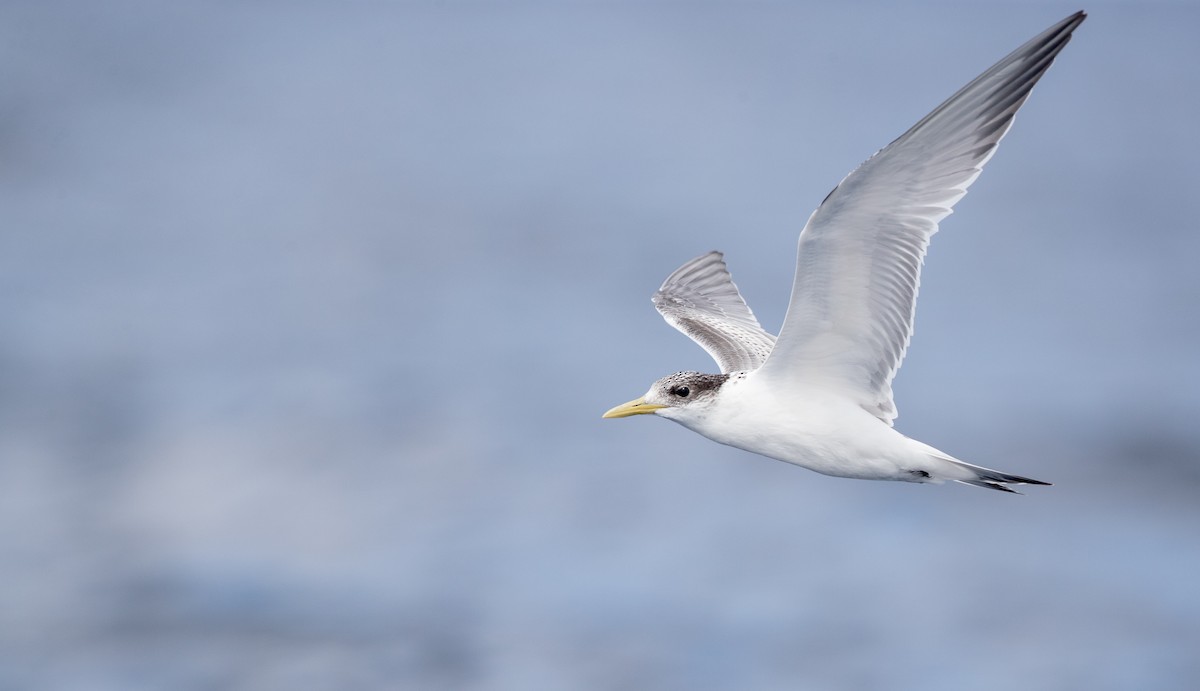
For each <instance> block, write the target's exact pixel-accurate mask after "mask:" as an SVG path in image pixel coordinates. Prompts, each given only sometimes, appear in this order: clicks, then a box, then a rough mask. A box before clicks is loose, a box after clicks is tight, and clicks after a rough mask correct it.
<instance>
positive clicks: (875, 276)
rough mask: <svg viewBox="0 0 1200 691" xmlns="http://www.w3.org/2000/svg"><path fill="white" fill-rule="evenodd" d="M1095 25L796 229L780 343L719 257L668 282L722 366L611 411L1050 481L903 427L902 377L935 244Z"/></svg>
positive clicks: (955, 474)
mask: <svg viewBox="0 0 1200 691" xmlns="http://www.w3.org/2000/svg"><path fill="white" fill-rule="evenodd" d="M1086 16H1087V15H1086V14H1085V13H1083V12H1076V13H1075V14H1073V15H1071V16H1069V17H1067V18H1066V19H1063V20H1062V21H1060V22H1058V23H1057V24H1055V25H1054V26H1052V27H1050V28H1049V29H1047V30H1046V31H1044V32H1042V33H1041V34H1039V35H1038V36H1036V37H1035V38H1033V39H1032V40H1030V41H1029V42H1028V43H1026V44H1024V45H1023V46H1021V47H1020V48H1018V49H1016V50H1015V51H1013V52H1012V53H1011V54H1010V55H1008V57H1006V58H1004V59H1003V60H1001V61H1000V62H998V63H996V64H995V65H993V66H992V67H991V68H990V69H988V70H987V71H985V72H984V73H983V74H981V75H979V76H978V77H976V78H975V79H974V80H973V81H972V82H970V83H969V84H967V85H966V86H964V87H963V88H962V89H960V90H959V91H958V93H956V94H954V95H953V96H951V97H950V98H949V99H948V100H947V101H946V102H944V103H942V104H941V105H940V106H938V107H937V108H935V109H934V110H933V112H931V113H930V114H929V115H926V116H925V117H924V118H922V119H921V121H920V122H918V123H917V124H916V125H913V127H912V128H911V129H909V130H908V131H907V132H905V133H904V134H902V135H901V136H900V137H899V138H898V139H896V140H895V141H893V142H892V143H891V144H889V145H887V146H886V147H884V148H883V149H882V150H880V151H879V152H878V153H876V154H875V155H874V156H872V157H870V158H869V159H867V160H866V161H865V162H863V163H862V164H861V165H860V166H859V167H858V168H856V169H855V170H854V171H852V172H851V173H850V174H849V175H847V176H846V177H845V179H843V180H842V181H841V183H839V184H838V186H837V187H835V188H834V189H833V191H832V192H830V193H829V195H828V196H827V197H826V198H825V200H824V201H823V202H821V204H820V206H818V207H817V210H816V211H814V212H813V214H812V216H811V217H809V219H808V223H807V224H805V226H804V229H803V230H802V231H801V232H800V241H799V249H798V252H797V260H796V277H795V281H794V283H793V286H792V296H791V301H790V303H789V304H788V309H787V316H786V317H785V318H784V321H783V328H782V329H781V330H780V332H779V337H778V338H776V337H775V336H772V335H771V334H770V333H769V332H767V331H765V330H764V329H763V328H762V326H760V325H759V323H758V320H757V319H756V318H755V317H754V313H753V312H751V311H750V307H749V306H747V304H746V302H745V300H743V299H742V296H741V294H740V293H739V292H738V289H737V286H736V285H734V283H733V279H732V277H731V276H730V274H729V271H728V269H727V268H726V265H725V261H724V257H723V255H722V254H721V253H720V252H709V253H708V254H705V255H703V256H700V257H697V258H696V259H693V260H691V261H689V262H687V263H686V264H684V265H683V266H681V267H680V268H679V269H677V270H676V271H675V272H674V273H672V274H671V275H670V276H669V277H667V280H666V281H665V282H664V283H663V284H662V287H661V288H659V289H658V291H657V292H656V293H655V294H654V297H653V298H652V301H653V303H654V306H655V308H657V309H658V311H659V312H660V313H661V314H662V316H663V318H664V319H666V321H667V323H669V324H670V325H671V326H673V327H675V328H676V329H678V330H679V331H681V332H683V333H684V334H686V335H687V336H688V337H690V338H691V339H692V340H693V341H695V342H696V343H697V344H699V345H700V346H701V347H702V348H704V350H706V351H707V352H708V354H709V355H711V356H712V357H713V359H714V360H716V362H717V365H718V367H720V370H721V373H720V374H703V373H700V372H679V373H676V374H672V375H670V376H668V377H663V378H662V379H659V380H658V381H656V382H654V384H653V385H652V386H651V387H650V390H649V391H647V392H646V394H645V395H644V396H642V397H641V398H638V399H635V400H633V401H630V402H628V403H624V404H622V405H619V406H617V407H615V408H613V409H611V410H609V411H608V412H606V413H604V417H606V418H619V417H628V416H632V415H642V414H651V415H657V416H659V417H664V418H667V419H668V420H674V421H675V422H678V423H679V424H681V425H683V426H684V427H687V428H688V429H691V430H692V431H695V432H698V433H699V434H702V435H704V436H705V437H707V438H709V439H711V440H713V441H716V442H719V443H721V444H726V445H729V446H733V447H736V448H739V449H744V450H746V451H750V452H752V453H756V454H760V455H763V456H767V457H769V458H774V459H777V460H780V461H785V462H787V463H792V464H795V465H798V466H801V467H804V468H808V469H810V470H814V471H816V472H818V473H823V474H825V475H833V476H837V477H847V478H858V479H864V480H899V481H903V482H919V483H938V484H940V483H943V482H945V481H947V480H950V481H954V482H961V483H965V484H968V485H974V486H977V487H986V488H990V489H995V490H1001V491H1005V492H1015V490H1013V489H1012V488H1011V487H1010V485H1047V484H1050V483H1047V482H1042V481H1040V480H1033V479H1031V478H1027V477H1021V476H1020V475H1011V474H1008V473H1003V472H1000V471H997V470H991V469H989V468H983V467H980V466H977V465H972V464H970V463H966V462H963V461H960V460H958V459H957V458H954V457H953V456H951V455H949V454H947V453H945V452H942V451H939V450H938V449H936V448H934V447H932V446H929V445H928V444H924V443H922V442H919V441H917V440H915V439H911V438H909V437H906V436H904V435H903V434H901V433H900V432H898V431H896V429H895V428H894V427H893V426H892V425H893V421H894V420H895V418H896V406H895V403H893V401H892V380H893V378H894V377H895V376H896V371H897V369H899V367H900V363H901V361H902V360H903V358H904V353H905V351H906V349H907V348H908V344H909V339H910V338H911V336H912V328H913V315H914V313H915V309H916V298H917V287H918V285H919V283H920V278H921V265H922V263H923V261H924V257H925V251H926V249H927V248H928V246H929V240H930V238H931V237H932V236H933V234H934V233H936V232H937V230H938V223H939V222H940V221H941V220H942V219H943V218H945V217H946V216H948V215H949V214H950V213H951V210H952V209H953V207H954V204H955V203H956V202H958V200H959V199H961V198H962V197H963V195H965V194H966V192H967V188H968V187H969V186H970V185H971V183H973V182H974V181H975V179H976V178H977V177H979V173H980V171H981V170H982V168H983V166H984V164H985V163H987V162H988V160H989V159H991V157H992V154H994V153H995V151H996V146H997V145H998V144H999V143H1000V140H1001V139H1002V138H1003V137H1004V135H1005V134H1006V133H1007V132H1008V129H1009V127H1011V126H1012V122H1013V118H1014V116H1015V115H1016V113H1017V110H1018V109H1020V107H1021V106H1022V105H1023V104H1024V103H1025V99H1026V98H1028V96H1029V93H1030V90H1031V89H1033V86H1034V84H1036V83H1037V82H1038V80H1039V79H1041V77H1042V75H1044V74H1045V73H1046V70H1047V69H1049V67H1050V65H1051V63H1052V62H1054V58H1055V56H1057V55H1058V53H1059V52H1060V51H1061V50H1062V49H1063V48H1064V47H1065V46H1066V45H1067V43H1068V41H1070V39H1071V33H1072V32H1073V31H1074V30H1075V29H1076V28H1077V27H1078V26H1079V25H1080V24H1081V23H1082V22H1083V20H1084V19H1085V18H1086Z"/></svg>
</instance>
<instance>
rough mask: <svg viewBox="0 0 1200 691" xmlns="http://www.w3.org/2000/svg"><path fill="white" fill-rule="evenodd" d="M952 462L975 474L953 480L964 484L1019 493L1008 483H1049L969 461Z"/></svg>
mask: <svg viewBox="0 0 1200 691" xmlns="http://www.w3.org/2000/svg"><path fill="white" fill-rule="evenodd" d="M954 463H955V464H956V465H958V466H960V467H962V468H964V469H965V470H968V471H970V472H972V473H974V474H975V477H971V478H966V479H961V480H959V479H958V478H955V480H957V481H958V482H961V483H963V484H965V485H975V486H976V487H986V488H988V489H996V490H1000V491H1001V492H1012V493H1013V494H1020V492H1018V491H1017V490H1015V489H1013V488H1011V487H1009V485H1049V484H1050V483H1049V482H1042V481H1041V480H1034V479H1033V478H1028V477H1021V476H1020V475H1010V474H1009V473H1002V472H1000V471H998V470H992V469H991V468H982V467H980V466H977V465H971V464H970V463H963V462H962V461H954Z"/></svg>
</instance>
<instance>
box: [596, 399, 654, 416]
mask: <svg viewBox="0 0 1200 691" xmlns="http://www.w3.org/2000/svg"><path fill="white" fill-rule="evenodd" d="M666 407H667V406H665V405H657V404H655V403H647V402H646V399H645V398H635V399H634V400H632V401H630V402H628V403H622V404H621V405H619V406H617V407H616V408H613V409H612V410H610V411H608V412H607V413H605V414H604V415H602V416H601V417H629V416H630V415H646V414H647V413H653V412H654V411H656V410H660V409H662V408H666Z"/></svg>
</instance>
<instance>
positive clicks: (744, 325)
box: [651, 252, 775, 373]
mask: <svg viewBox="0 0 1200 691" xmlns="http://www.w3.org/2000/svg"><path fill="white" fill-rule="evenodd" d="M651 300H652V301H653V302H654V307H655V308H656V309H657V310H658V311H659V313H660V314H662V316H663V319H666V320H667V323H668V324H670V325H671V326H674V327H675V328H676V329H679V330H680V331H682V332H683V333H684V334H686V335H687V336H688V337H689V338H691V339H692V340H693V341H695V342H696V343H698V344H700V347H701V348H704V350H706V351H708V354H709V355H711V356H712V357H713V359H714V360H716V361H717V365H718V366H719V367H720V368H721V371H722V372H724V373H728V372H739V371H746V370H753V369H757V368H758V367H759V366H761V365H762V363H763V362H764V361H765V360H766V359H767V356H768V355H769V354H770V353H771V348H772V346H773V345H774V344H775V337H774V336H772V335H771V334H769V333H767V332H766V331H763V328H762V327H761V326H759V324H758V320H757V319H755V317H754V313H753V312H751V311H750V308H749V307H748V306H747V305H746V301H745V300H743V299H742V295H741V293H739V292H738V289H737V286H736V285H734V284H733V278H732V277H731V276H730V275H729V270H728V269H727V268H726V267H725V260H724V259H723V257H722V255H721V253H720V252H709V253H708V254H706V255H704V256H701V257H696V258H695V259H693V260H691V261H689V262H688V263H686V264H684V265H683V266H681V267H679V268H678V269H676V270H675V272H674V273H672V274H671V275H670V276H668V277H667V280H665V281H663V284H662V287H661V288H659V289H658V292H656V293H655V294H654V297H653V298H651Z"/></svg>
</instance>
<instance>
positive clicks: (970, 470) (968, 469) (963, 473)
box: [922, 444, 1050, 494]
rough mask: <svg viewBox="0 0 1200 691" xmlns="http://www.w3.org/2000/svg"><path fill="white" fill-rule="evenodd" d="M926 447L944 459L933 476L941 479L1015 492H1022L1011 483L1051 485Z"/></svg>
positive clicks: (934, 456) (935, 457)
mask: <svg viewBox="0 0 1200 691" xmlns="http://www.w3.org/2000/svg"><path fill="white" fill-rule="evenodd" d="M922 446H924V447H925V449H926V453H927V454H928V455H929V456H930V457H931V458H933V459H936V460H938V461H942V463H939V464H938V465H939V468H938V471H940V472H934V473H933V476H934V477H935V478H937V479H939V480H954V481H955V482H961V483H963V484H964V485H974V486H975V487H986V488H987V489H994V490H997V491H1000V492H1011V493H1013V494H1021V493H1020V492H1018V491H1017V490H1015V489H1013V488H1012V487H1009V485H1049V484H1050V483H1049V482H1043V481H1042V480H1034V479H1033V478H1030V477H1023V476H1021V475H1012V474H1010V473H1002V472H1000V471H999V470H992V469H991V468H984V467H983V466H978V465H972V464H970V463H966V462H963V461H960V460H958V459H957V458H954V457H952V456H950V455H949V454H946V453H944V452H942V451H938V450H937V449H934V448H933V447H932V446H928V445H924V444H923V445H922Z"/></svg>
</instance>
